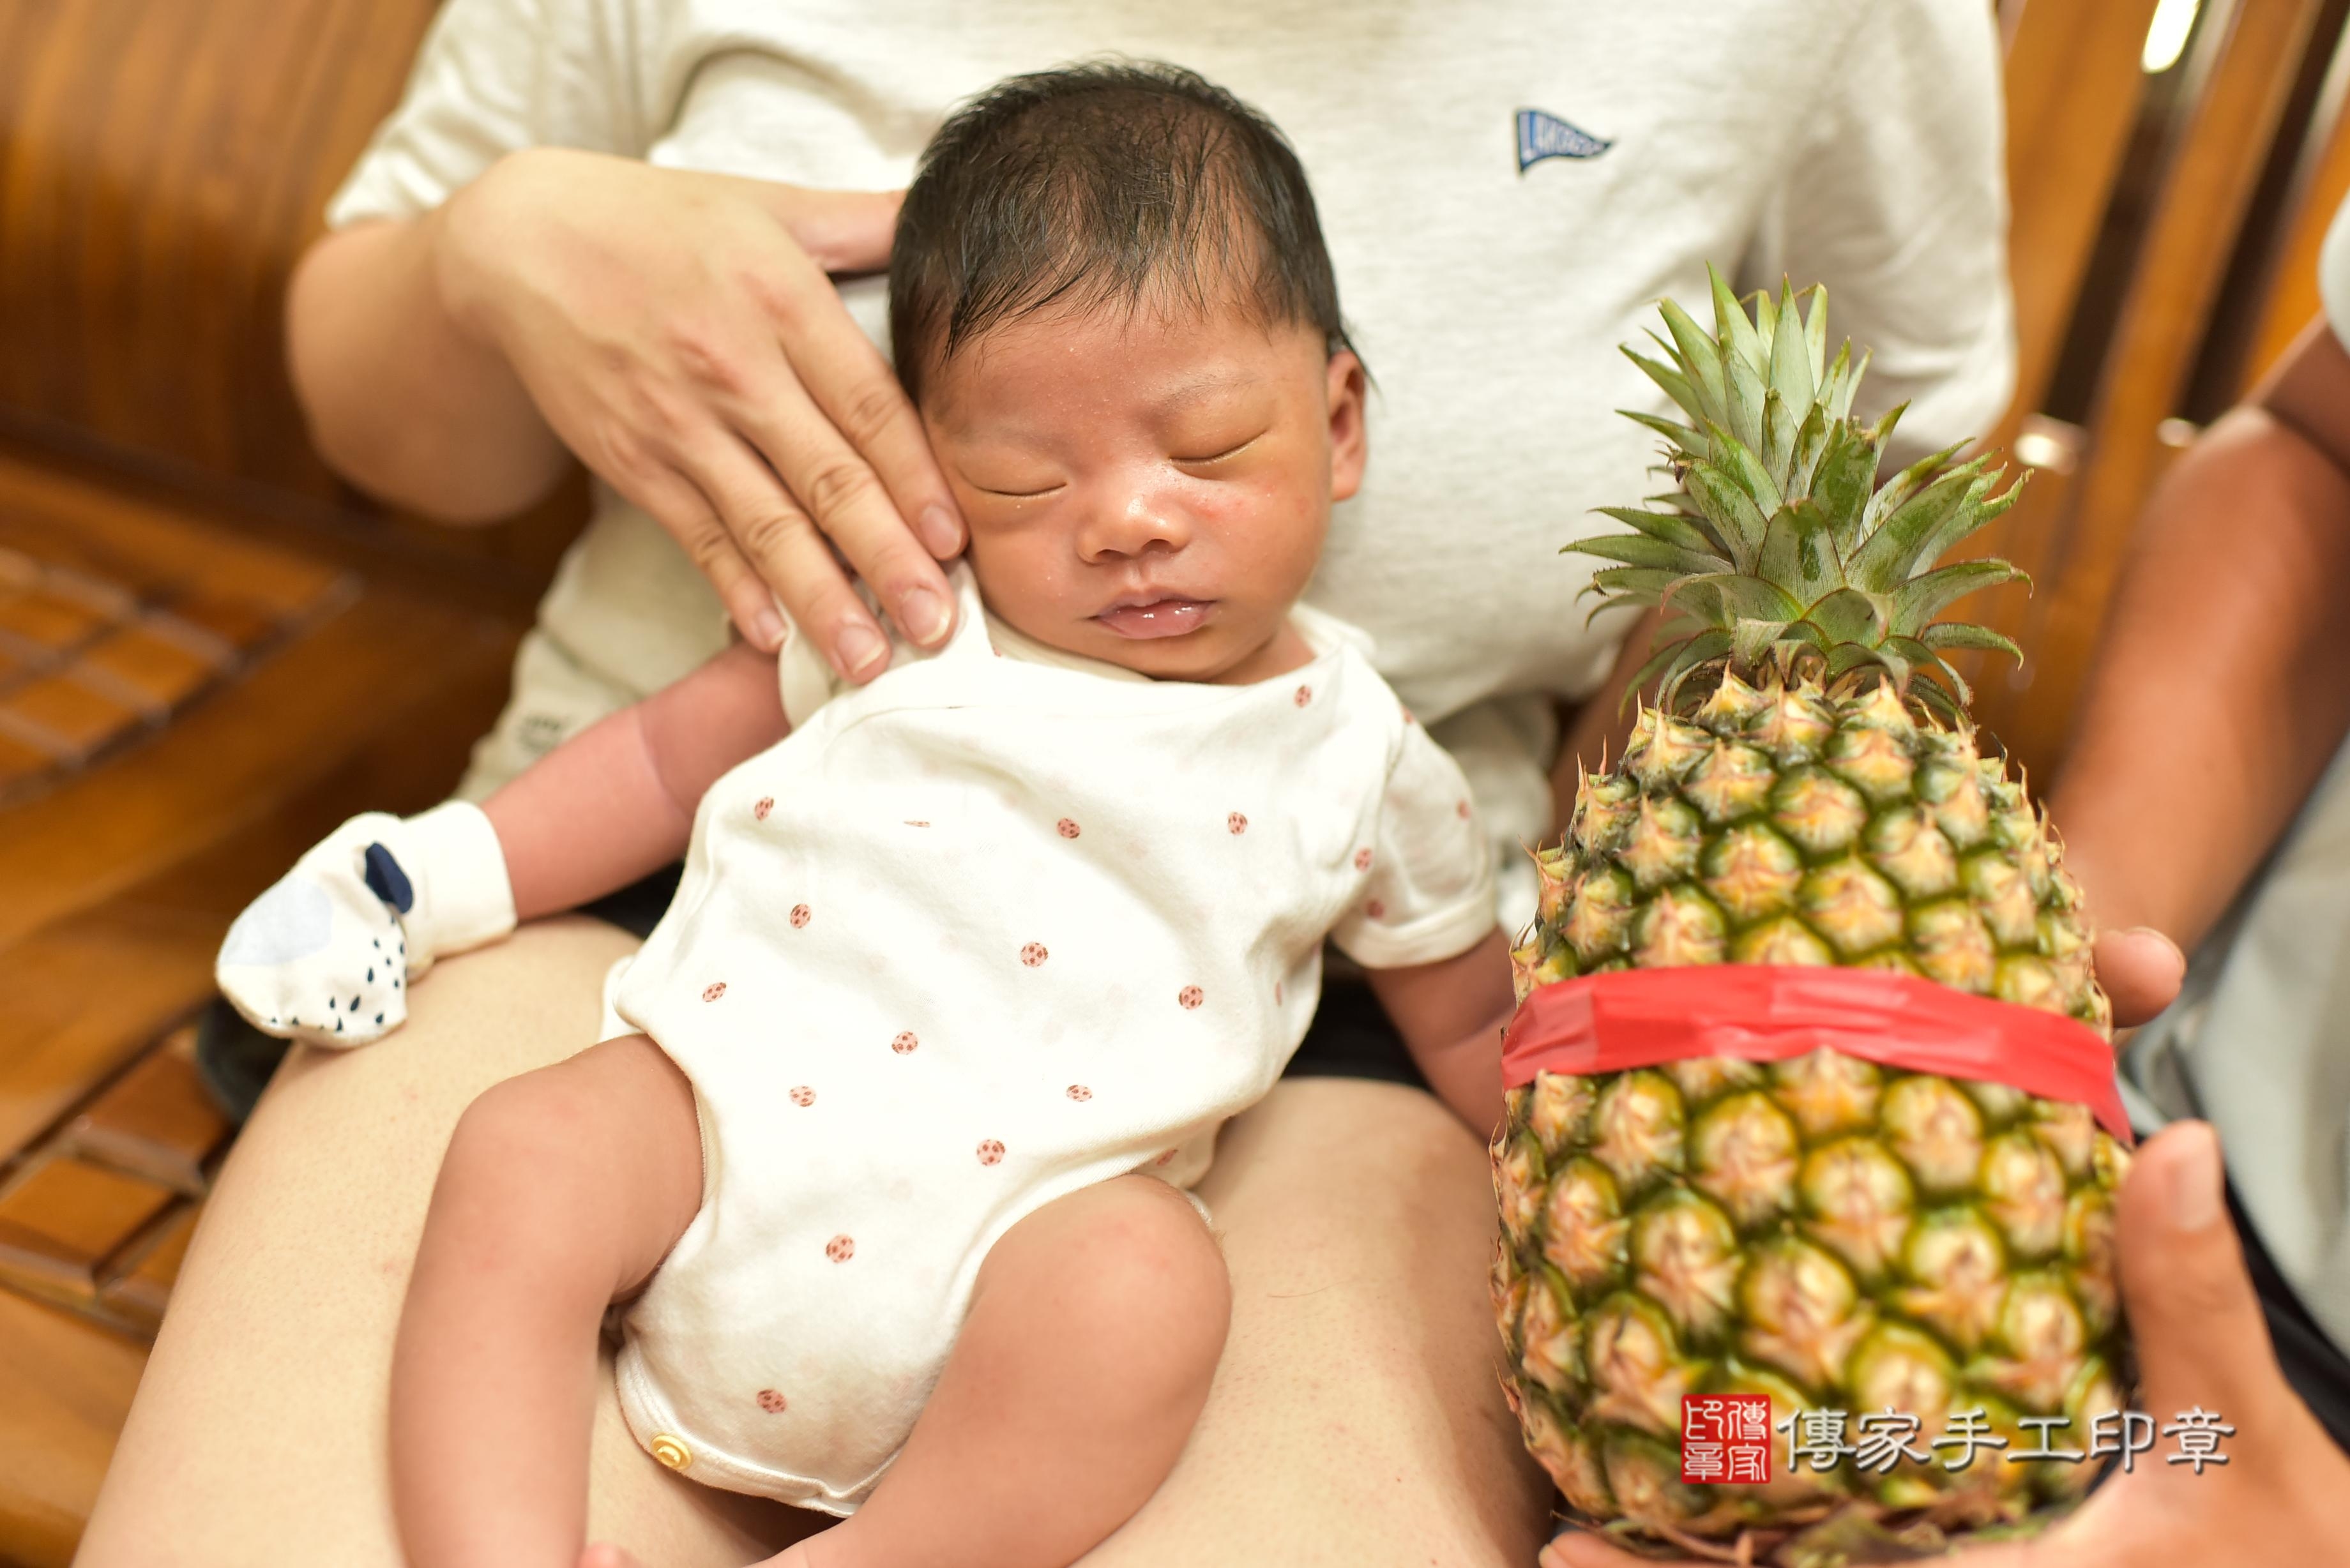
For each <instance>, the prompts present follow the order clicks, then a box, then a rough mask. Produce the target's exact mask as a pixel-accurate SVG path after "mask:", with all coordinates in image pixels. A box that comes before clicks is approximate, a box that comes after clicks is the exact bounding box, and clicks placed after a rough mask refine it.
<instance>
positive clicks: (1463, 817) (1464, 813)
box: [1454, 800, 1469, 822]
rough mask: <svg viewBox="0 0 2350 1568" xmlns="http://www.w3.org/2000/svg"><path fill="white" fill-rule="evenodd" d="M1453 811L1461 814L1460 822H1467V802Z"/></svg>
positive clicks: (1463, 802)
mask: <svg viewBox="0 0 2350 1568" xmlns="http://www.w3.org/2000/svg"><path fill="white" fill-rule="evenodd" d="M1454 809H1455V810H1457V811H1459V812H1460V813H1461V821H1463V822H1466V821H1468V820H1469V803H1468V802H1467V801H1465V800H1464V801H1462V802H1461V804H1460V805H1458V806H1457V807H1455V808H1454Z"/></svg>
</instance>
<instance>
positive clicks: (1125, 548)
mask: <svg viewBox="0 0 2350 1568" xmlns="http://www.w3.org/2000/svg"><path fill="white" fill-rule="evenodd" d="M1190 542H1191V519H1190V518H1189V516H1188V515H1187V514H1185V513H1184V512H1183V510H1182V508H1181V507H1180V506H1178V505H1176V504H1174V503H1173V502H1172V501H1171V500H1170V498H1168V497H1166V496H1162V495H1156V494H1153V493H1149V492H1147V491H1139V492H1135V493H1129V494H1128V495H1126V496H1124V497H1122V498H1120V499H1118V500H1117V501H1114V502H1112V503H1110V504H1107V505H1105V506H1103V507H1101V508H1100V509H1099V510H1097V512H1095V513H1094V514H1093V515H1092V516H1090V517H1089V518H1087V521H1086V523H1085V524H1084V527H1083V530H1082V534H1081V536H1080V537H1079V539H1078V541H1077V550H1078V553H1079V555H1081V556H1083V557H1084V558H1085V559H1087V560H1088V561H1092V560H1100V559H1105V558H1109V557H1115V556H1147V555H1149V554H1151V553H1152V552H1154V551H1158V552H1173V551H1176V550H1180V549H1181V548H1182V547H1183V546H1184V545H1187V544H1189V543H1190Z"/></svg>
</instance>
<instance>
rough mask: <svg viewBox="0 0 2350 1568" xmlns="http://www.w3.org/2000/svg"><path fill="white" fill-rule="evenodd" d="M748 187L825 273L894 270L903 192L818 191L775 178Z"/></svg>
mask: <svg viewBox="0 0 2350 1568" xmlns="http://www.w3.org/2000/svg"><path fill="white" fill-rule="evenodd" d="M743 183H744V184H746V185H749V186H751V187H753V190H754V200H756V201H757V202H758V203H759V204H760V205H761V206H763V207H764V208H765V209H766V210H767V211H768V213H770V214H772V215H773V216H774V217H775V221H776V222H778V223H782V224H783V225H784V227H785V228H786V229H788V230H789V231H791V236H792V238H793V239H795V240H796V241H798V242H799V247H800V249H802V250H804V251H806V253H807V254H808V255H809V256H810V257H811V258H812V259H813V260H814V261H815V262H816V265H818V266H820V267H822V268H824V270H825V271H827V272H831V273H856V272H879V271H881V270H883V269H884V268H886V267H887V266H889V242H890V241H891V240H892V239H894V238H895V237H896V236H897V233H898V208H899V204H900V203H901V202H904V201H905V199H906V192H903V191H816V190H811V189H809V188H808V187H807V186H805V185H785V184H779V183H777V182H775V181H772V180H746V181H744V182H743Z"/></svg>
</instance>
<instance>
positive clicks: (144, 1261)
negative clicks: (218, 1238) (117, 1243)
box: [98, 1203, 203, 1335]
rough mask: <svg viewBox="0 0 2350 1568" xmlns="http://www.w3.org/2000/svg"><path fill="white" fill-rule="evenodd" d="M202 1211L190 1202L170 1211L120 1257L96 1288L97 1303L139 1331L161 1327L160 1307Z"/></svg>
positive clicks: (167, 1298) (175, 1279)
mask: <svg viewBox="0 0 2350 1568" xmlns="http://www.w3.org/2000/svg"><path fill="white" fill-rule="evenodd" d="M202 1212H203V1208H202V1206H201V1205H199V1204H194V1203H190V1204H186V1205H183V1206H182V1207H181V1208H179V1209H176V1210H172V1212H171V1213H170V1214H169V1215H168V1216H166V1217H165V1218H164V1220H162V1221H161V1223H160V1224H158V1225H156V1226H155V1227H153V1228H152V1230H151V1231H150V1233H149V1234H148V1235H147V1236H146V1237H145V1238H143V1239H142V1240H141V1241H140V1242H139V1244H138V1245H137V1246H136V1247H135V1248H134V1249H133V1250H132V1251H130V1252H129V1253H128V1254H127V1255H126V1256H125V1257H124V1258H123V1259H122V1260H121V1264H122V1270H121V1272H120V1273H118V1274H116V1275H115V1276H114V1277H113V1278H112V1279H109V1280H108V1281H107V1282H106V1283H105V1284H103V1285H101V1286H100V1287H99V1293H98V1299H99V1306H100V1307H102V1308H103V1309H105V1311H106V1312H107V1313H108V1314H110V1315H112V1316H114V1317H118V1318H120V1319H121V1320H122V1321H123V1322H125V1323H126V1324H130V1325H131V1326H133V1327H135V1328H137V1329H139V1330H140V1332H142V1333H144V1334H149V1335H152V1334H154V1333H155V1331H156V1330H157V1329H159V1328H161V1327H162V1326H163V1309H164V1308H165V1307H166V1306H167V1305H169V1304H170V1303H171V1300H172V1285H173V1284H175V1283H177V1282H178V1281H179V1278H180V1264H181V1263H182V1261H184V1260H185V1259H186V1257H187V1255H188V1241H189V1240H190V1239H191V1238H192V1237H193V1236H194V1235H195V1233H196V1219H197V1216H198V1215H199V1214H201V1213H202Z"/></svg>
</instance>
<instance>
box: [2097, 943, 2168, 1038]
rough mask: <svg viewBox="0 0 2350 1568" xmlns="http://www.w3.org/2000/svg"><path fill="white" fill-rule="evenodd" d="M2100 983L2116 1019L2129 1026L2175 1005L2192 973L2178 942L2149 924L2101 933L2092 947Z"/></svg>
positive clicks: (2115, 1021)
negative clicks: (2179, 987) (2184, 983)
mask: <svg viewBox="0 0 2350 1568" xmlns="http://www.w3.org/2000/svg"><path fill="white" fill-rule="evenodd" d="M2090 958H2091V960H2092V961H2093V962H2094V963H2095V966H2096V971H2097V983H2098V984H2099V985H2101V986H2103V987H2105V991H2106V997H2107V998H2108V999H2110V1000H2111V1001H2112V1002H2113V1004H2114V1023H2116V1025H2118V1026H2120V1027H2122V1028H2124V1029H2127V1028H2130V1027H2132V1026H2134V1025H2137V1024H2140V1023H2147V1021H2148V1020H2150V1019H2152V1018H2153V1017H2154V1015H2155V1014H2156V1013H2158V1012H2161V1011H2162V1010H2163V1009H2164V1008H2166V1007H2168V1006H2169V1005H2170V1003H2171V1002H2172V1001H2173V1000H2174V999H2175V998H2177V996H2178V986H2179V982H2180V981H2183V980H2185V979H2186V977H2187V957H2186V955H2185V954H2183V953H2181V952H2180V951H2179V950H2178V943H2177V942H2174V941H2172V940H2170V939H2169V938H2168V937H2167V936H2165V935H2163V934H2162V933H2161V932H2160V931H2158V930H2155V929H2151V928H2150V927H2147V926H2129V927H2126V928H2124V929H2120V930H2114V931H2099V932H2098V933H2097V940H2096V944H2095V946H2094V947H2093V948H2091V949H2090Z"/></svg>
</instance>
